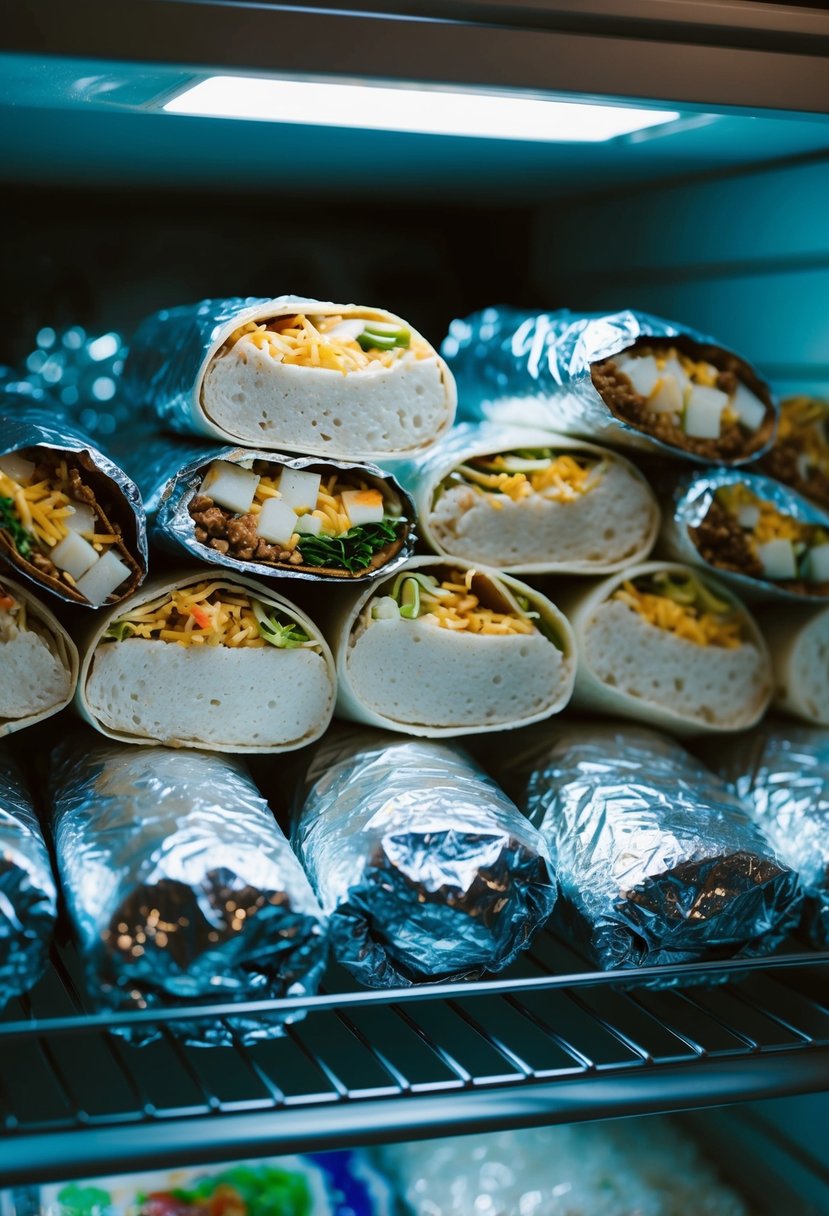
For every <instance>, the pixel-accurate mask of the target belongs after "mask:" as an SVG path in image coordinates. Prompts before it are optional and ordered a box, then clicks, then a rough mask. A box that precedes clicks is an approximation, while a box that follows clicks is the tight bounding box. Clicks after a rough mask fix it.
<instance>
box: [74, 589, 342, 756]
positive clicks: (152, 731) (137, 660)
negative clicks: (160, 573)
mask: <svg viewBox="0 0 829 1216" xmlns="http://www.w3.org/2000/svg"><path fill="white" fill-rule="evenodd" d="M334 696H335V673H334V663H333V659H332V657H331V652H330V651H329V649H328V646H327V645H326V643H325V640H324V639H323V637H322V636H321V634H320V632H319V630H318V629H317V627H316V626H315V625H314V623H313V622H312V621H311V620H310V619H309V618H308V617H307V616H306V615H305V614H304V613H303V612H301V611H300V610H299V608H297V607H295V605H293V604H291V603H290V602H289V601H288V600H286V599H283V597H282V596H281V595H277V594H276V593H275V592H274V591H271V590H270V589H269V588H266V587H264V586H262V585H261V584H260V583H257V582H254V580H253V579H248V578H244V577H242V576H241V575H237V576H233V577H228V576H226V575H225V573H224V572H223V571H220V570H208V571H198V572H197V573H195V574H192V573H191V574H188V575H187V576H185V577H178V578H172V579H164V580H156V581H155V582H154V583H153V584H152V585H151V586H148V587H146V588H144V589H143V590H142V591H141V593H140V594H139V595H136V596H133V598H132V599H131V600H130V602H129V603H128V604H126V605H122V606H121V607H120V608H119V609H117V610H113V611H111V612H109V613H107V615H106V617H105V619H104V621H103V623H102V624H101V625H100V626H98V627H97V628H96V630H95V631H94V633H93V634H92V635H91V637H90V638H89V639H88V640H87V643H86V646H85V647H84V648H83V660H82V664H81V672H80V680H79V683H78V692H77V698H76V703H77V707H78V709H79V711H80V712H81V714H83V716H84V717H85V718H86V719H87V720H88V721H89V722H91V723H92V725H93V726H95V727H96V728H97V729H98V730H99V731H101V733H102V734H105V735H108V736H109V737H110V738H111V739H122V740H125V741H128V742H130V743H146V744H150V743H166V744H171V745H174V746H187V747H195V748H206V749H209V750H212V751H228V752H282V751H290V750H292V749H294V748H297V747H303V746H304V745H305V744H306V743H312V742H313V741H314V740H315V739H317V738H319V736H320V735H321V734H322V733H323V731H324V730H325V728H326V726H327V725H328V723H329V721H330V720H331V715H332V713H333V709H334Z"/></svg>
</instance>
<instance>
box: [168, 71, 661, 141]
mask: <svg viewBox="0 0 829 1216" xmlns="http://www.w3.org/2000/svg"><path fill="white" fill-rule="evenodd" d="M162 108H163V109H164V110H165V111H167V112H168V113H171V114H191V115H201V116H210V117H215V118H250V119H259V120H265V121H269V122H280V123H299V124H301V125H310V126H325V127H352V128H363V129H368V130H375V131H408V132H415V133H418V134H424V135H460V136H472V137H477V138H482V139H511V140H530V141H537V142H541V143H571V142H578V143H595V142H600V141H604V140H608V139H613V138H615V137H616V136H618V135H629V134H630V133H631V132H633V131H641V130H643V129H644V128H646V127H653V126H656V125H659V124H663V123H669V122H673V121H675V120H676V119H678V118H679V117H680V115H679V114H678V113H677V112H676V111H673V110H648V109H634V108H631V107H625V106H610V105H599V104H592V103H585V102H572V101H556V100H547V99H543V98H537V97H528V96H516V95H514V94H509V93H501V94H494V93H483V92H463V91H461V90H456V89H432V88H425V87H423V88H422V87H403V86H395V87H382V86H377V85H360V84H343V83H327V82H319V81H305V80H272V79H259V78H253V77H246V76H210V77H209V78H208V79H206V80H202V81H200V82H199V83H198V84H195V85H193V86H192V87H191V88H189V89H186V90H184V92H181V93H179V94H178V95H177V96H176V97H173V98H172V99H171V100H170V101H168V102H166V104H165V105H164V106H163V107H162Z"/></svg>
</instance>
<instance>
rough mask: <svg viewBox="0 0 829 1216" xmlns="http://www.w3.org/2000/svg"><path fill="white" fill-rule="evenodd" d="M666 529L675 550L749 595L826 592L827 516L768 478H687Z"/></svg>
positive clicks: (718, 472)
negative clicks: (716, 573) (710, 568)
mask: <svg viewBox="0 0 829 1216" xmlns="http://www.w3.org/2000/svg"><path fill="white" fill-rule="evenodd" d="M663 532H664V538H663V539H664V542H665V545H666V548H667V550H668V551H669V553H670V554H671V555H672V556H674V557H676V558H677V559H678V560H680V561H691V562H694V563H695V564H700V563H702V564H704V565H706V566H709V567H713V568H714V569H716V570H717V571H718V573H719V574H720V575H721V577H722V578H723V579H724V580H725V581H726V582H728V583H731V584H732V585H733V586H734V587H735V588H736V589H737V590H739V591H740V593H741V594H742V595H744V596H745V597H746V599H787V600H789V601H790V602H791V601H793V600H800V601H803V600H809V599H812V600H814V599H827V598H829V514H825V513H824V512H823V511H821V510H819V509H818V508H817V507H815V506H814V505H813V504H812V503H810V502H808V501H807V500H806V499H805V498H801V496H800V495H799V494H797V493H795V491H794V490H792V489H790V488H789V487H788V486H784V485H781V484H780V483H779V482H776V481H773V480H772V479H771V478H770V477H761V476H760V475H759V474H756V473H743V472H737V471H735V470H730V469H706V470H705V472H703V473H699V474H697V475H695V476H693V477H687V478H682V479H681V480H680V481H679V483H678V485H677V486H676V488H675V490H674V494H673V506H672V508H670V509H669V510H667V511H666V512H665V516H664V529H663Z"/></svg>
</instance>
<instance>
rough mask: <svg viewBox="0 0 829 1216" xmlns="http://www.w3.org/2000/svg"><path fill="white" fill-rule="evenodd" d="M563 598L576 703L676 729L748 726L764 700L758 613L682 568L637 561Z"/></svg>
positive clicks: (767, 690) (764, 658)
mask: <svg viewBox="0 0 829 1216" xmlns="http://www.w3.org/2000/svg"><path fill="white" fill-rule="evenodd" d="M561 603H562V606H563V607H564V611H565V612H566V613H567V614H568V616H569V618H570V621H571V623H572V625H573V628H574V630H575V634H576V640H577V644H578V653H579V664H578V674H577V677H576V689H575V696H574V704H575V705H577V706H580V707H582V708H585V709H591V710H598V711H600V712H604V713H613V714H619V715H620V716H621V717H624V718H635V719H636V720H637V721H640V722H650V723H652V724H653V725H655V726H661V727H662V728H663V730H667V731H671V732H673V733H676V734H684V733H691V732H694V731H699V732H704V731H723V730H740V729H742V728H743V727H746V726H751V725H753V724H754V723H755V722H757V721H758V720H759V718H760V717H761V715H762V714H763V712H764V710H765V708H766V706H767V705H768V703H769V700H770V698H771V693H772V677H771V666H770V663H769V656H768V651H767V650H766V645H765V642H764V641H763V636H762V634H761V633H760V630H759V628H758V626H757V623H756V621H755V620H754V618H753V617H752V616H751V615H750V614H749V612H748V611H747V609H746V608H745V607H744V605H743V604H741V603H740V601H739V600H738V599H737V597H736V596H735V595H734V594H733V593H732V592H731V591H729V590H728V589H727V588H726V587H724V586H722V584H720V583H717V582H715V581H714V580H713V579H711V578H709V577H707V576H703V575H701V574H699V573H698V572H697V571H694V570H691V569H689V567H687V566H680V565H675V564H672V563H670V562H645V563H644V564H642V565H641V566H634V567H632V568H631V569H630V570H626V571H625V572H624V574H614V575H612V576H611V577H610V578H607V579H604V580H603V581H602V582H600V583H591V584H590V585H589V586H587V587H583V586H580V587H579V588H578V589H574V590H572V591H571V592H570V594H569V595H568V596H565V597H563V598H562V599H561Z"/></svg>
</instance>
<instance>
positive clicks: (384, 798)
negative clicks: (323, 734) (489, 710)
mask: <svg viewBox="0 0 829 1216" xmlns="http://www.w3.org/2000/svg"><path fill="white" fill-rule="evenodd" d="M295 801H296V804H297V807H298V814H297V816H296V819H295V827H294V833H293V839H294V847H295V849H296V851H297V853H298V855H299V857H300V858H301V859H302V862H303V865H304V866H305V868H306V870H307V872H308V876H309V877H310V879H311V883H312V885H313V887H314V889H315V890H316V892H317V895H318V897H319V900H320V903H321V904H322V907H323V910H324V912H325V913H326V914H327V915H329V916H330V918H331V921H330V925H331V941H332V947H333V950H334V954H335V956H336V958H337V960H338V961H339V962H340V963H342V965H343V966H345V967H347V968H348V970H349V971H350V972H351V973H352V975H354V976H356V978H357V979H358V980H360V981H361V982H362V983H363V984H366V985H368V986H369V987H373V988H386V987H396V986H398V985H408V984H414V983H419V982H426V981H430V980H437V979H450V978H453V979H461V978H471V977H473V976H477V975H480V974H481V973H482V972H484V971H500V970H502V969H503V968H504V967H506V966H507V965H508V964H509V963H510V962H512V960H513V959H514V958H515V957H516V955H517V954H518V953H519V951H521V950H523V949H524V948H525V947H527V946H528V945H529V944H530V942H531V940H532V938H533V935H534V934H535V932H536V930H537V929H538V928H539V927H540V926H541V925H542V924H543V923H544V922H545V921H546V920H547V918H548V917H549V915H550V913H551V912H552V910H553V905H554V903H555V899H556V893H557V884H556V880H555V876H554V873H553V870H552V867H551V865H550V861H549V856H548V853H547V849H546V846H545V845H544V843H543V841H542V840H541V839H540V837H539V835H538V833H537V832H536V831H535V829H534V828H532V827H531V826H530V824H529V823H527V821H526V820H525V819H524V817H523V816H522V815H521V814H520V813H519V811H518V810H517V809H516V808H515V806H514V805H513V804H512V803H511V802H510V801H509V799H508V798H507V797H506V796H505V795H504V794H503V792H502V791H501V790H500V789H498V787H497V786H496V785H495V784H494V783H493V782H492V781H491V780H490V779H489V778H488V777H487V776H486V775H485V774H484V773H483V771H482V770H481V769H479V768H478V766H477V765H476V764H474V763H473V761H472V760H471V759H470V757H469V756H467V755H466V753H465V752H463V751H461V750H460V749H458V748H455V747H450V746H448V745H446V744H442V743H435V742H431V741H426V740H400V739H397V738H395V737H393V736H390V735H386V734H383V733H381V732H379V731H360V730H348V729H345V730H340V731H335V732H334V733H333V734H332V735H329V736H328V738H327V739H326V740H324V741H323V742H322V743H321V744H320V745H318V747H317V750H316V752H315V753H314V754H313V758H312V760H311V763H310V766H309V768H308V771H307V773H306V775H305V779H304V781H302V782H301V783H300V785H299V788H298V790H297V793H296V799H295Z"/></svg>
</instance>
